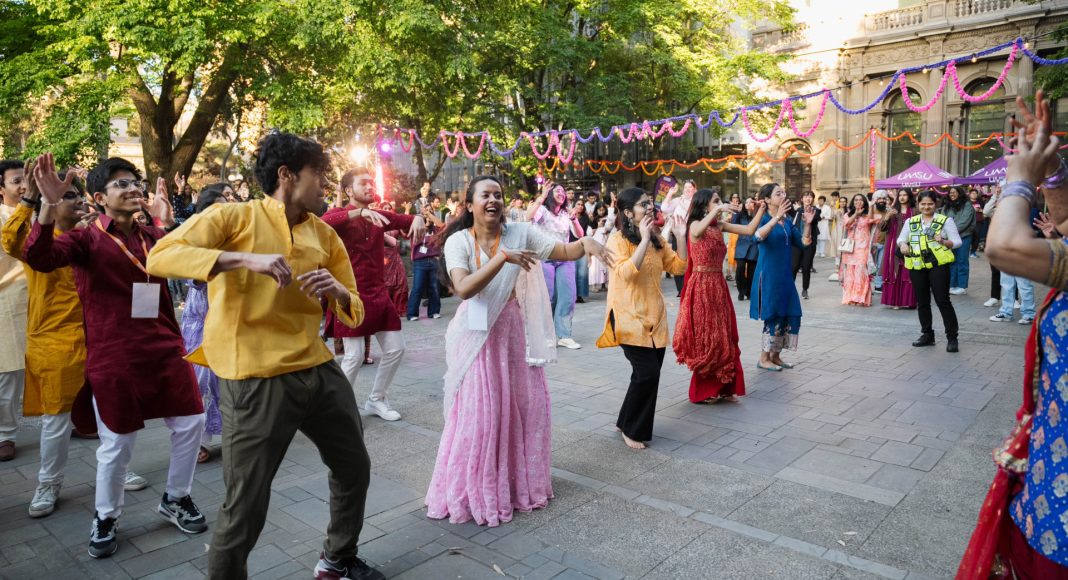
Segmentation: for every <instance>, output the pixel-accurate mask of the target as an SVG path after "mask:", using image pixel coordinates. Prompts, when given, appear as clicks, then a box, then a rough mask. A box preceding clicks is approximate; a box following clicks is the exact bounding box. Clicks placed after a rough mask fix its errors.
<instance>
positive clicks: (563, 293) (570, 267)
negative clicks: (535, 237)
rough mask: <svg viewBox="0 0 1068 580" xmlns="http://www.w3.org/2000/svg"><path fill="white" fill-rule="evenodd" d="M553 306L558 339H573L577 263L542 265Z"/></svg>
mask: <svg viewBox="0 0 1068 580" xmlns="http://www.w3.org/2000/svg"><path fill="white" fill-rule="evenodd" d="M541 271H542V273H543V274H545V285H546V286H548V287H549V299H550V300H552V306H553V326H555V327H556V338H558V339H560V338H571V315H572V314H573V313H574V312H575V263H574V262H553V261H546V262H544V263H542V265H541Z"/></svg>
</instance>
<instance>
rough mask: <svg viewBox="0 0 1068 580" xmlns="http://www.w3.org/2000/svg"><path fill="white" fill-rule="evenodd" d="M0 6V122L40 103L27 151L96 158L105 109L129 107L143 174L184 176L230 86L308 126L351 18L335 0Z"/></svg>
mask: <svg viewBox="0 0 1068 580" xmlns="http://www.w3.org/2000/svg"><path fill="white" fill-rule="evenodd" d="M3 10H4V11H6V12H9V13H10V14H11V15H12V16H13V18H11V19H8V18H6V16H7V14H4V15H3V16H4V17H5V18H4V20H3V22H4V25H3V26H4V28H3V29H0V30H2V31H3V32H4V35H3V38H4V39H7V40H6V41H4V42H0V51H3V52H2V53H0V54H2V56H4V57H5V58H2V59H0V107H3V108H4V113H5V114H6V115H7V116H6V117H0V121H5V122H6V123H11V121H12V120H14V119H17V118H18V116H19V115H20V114H21V115H25V111H27V110H28V109H29V108H30V107H32V106H33V104H34V103H41V102H44V103H46V110H45V116H44V118H43V122H42V123H41V127H40V129H39V130H38V131H37V132H36V133H35V134H34V136H33V138H31V139H30V140H29V141H27V142H26V149H27V150H28V151H27V153H33V152H36V151H39V150H41V149H45V148H47V149H52V150H57V149H58V151H57V153H59V156H60V160H61V161H63V162H65V163H71V162H74V161H76V160H77V158H78V157H85V156H87V154H92V153H94V152H95V153H96V154H97V155H96V156H100V155H99V154H100V153H101V152H106V144H107V142H108V139H109V134H108V129H107V127H108V119H109V118H110V115H111V114H112V112H113V107H114V106H116V105H122V104H126V103H132V105H133V107H134V109H135V111H136V115H137V117H138V120H139V121H140V123H139V126H140V137H141V144H142V148H143V152H144V157H145V169H146V172H147V174H148V178H149V180H150V181H153V180H154V179H155V177H156V176H159V175H163V176H166V177H168V178H170V177H171V176H173V175H174V174H175V173H176V172H179V173H183V174H188V173H189V172H190V170H191V169H192V167H193V163H194V162H195V161H196V158H197V155H198V153H199V152H200V149H201V147H202V146H203V144H204V141H205V139H206V138H207V137H208V135H209V133H211V131H212V130H213V128H214V127H215V126H216V121H217V120H218V118H219V115H220V113H221V112H222V111H224V110H225V108H226V107H227V103H228V99H229V98H230V95H231V89H232V88H233V87H234V86H235V83H241V85H242V91H241V94H242V97H243V98H244V97H246V96H247V97H248V98H250V99H253V100H261V101H262V102H265V103H267V104H268V105H269V109H270V111H271V117H272V118H271V121H272V123H273V124H274V125H276V126H280V127H286V128H292V129H295V130H307V129H309V128H314V127H318V126H320V125H321V124H322V121H323V114H322V104H323V100H322V98H321V94H322V92H324V90H325V89H324V88H323V87H324V85H325V84H327V83H328V80H327V79H329V78H330V76H331V75H330V73H331V70H332V68H333V66H334V65H335V64H336V57H337V55H339V54H343V53H344V44H345V41H346V36H347V34H348V33H349V31H350V30H351V24H350V22H351V20H352V18H351V17H352V14H353V8H352V6H351V4H350V3H349V2H347V1H346V0H289V1H287V2H275V1H273V0H228V1H226V2H219V1H217V0H142V1H139V2H126V1H123V0H26V1H20V2H7V3H5V4H4V8H3ZM19 39H26V40H24V41H23V40H19ZM9 55H10V58H9ZM239 106H243V103H242V105H239ZM5 147H8V146H7V145H5Z"/></svg>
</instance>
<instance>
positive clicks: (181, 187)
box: [174, 173, 186, 195]
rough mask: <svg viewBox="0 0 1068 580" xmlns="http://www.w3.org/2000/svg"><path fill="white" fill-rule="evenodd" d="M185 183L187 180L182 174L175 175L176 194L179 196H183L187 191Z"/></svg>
mask: <svg viewBox="0 0 1068 580" xmlns="http://www.w3.org/2000/svg"><path fill="white" fill-rule="evenodd" d="M185 183H186V181H185V178H184V177H182V174H181V173H175V174H174V187H175V189H176V190H177V191H176V193H177V194H178V195H181V194H182V192H183V191H185Z"/></svg>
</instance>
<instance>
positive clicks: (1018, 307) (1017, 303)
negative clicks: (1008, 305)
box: [1012, 300, 1020, 310]
mask: <svg viewBox="0 0 1068 580" xmlns="http://www.w3.org/2000/svg"><path fill="white" fill-rule="evenodd" d="M1012 307H1013V309H1014V310H1019V309H1020V301H1019V300H1017V301H1016V303H1015V304H1013V305H1012Z"/></svg>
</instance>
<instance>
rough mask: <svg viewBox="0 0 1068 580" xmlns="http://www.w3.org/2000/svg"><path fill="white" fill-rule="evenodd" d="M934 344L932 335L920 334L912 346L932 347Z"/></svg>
mask: <svg viewBox="0 0 1068 580" xmlns="http://www.w3.org/2000/svg"><path fill="white" fill-rule="evenodd" d="M934 343H935V340H934V335H933V334H921V335H920V338H919V339H918V340H916V342H914V343H912V346H934Z"/></svg>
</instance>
